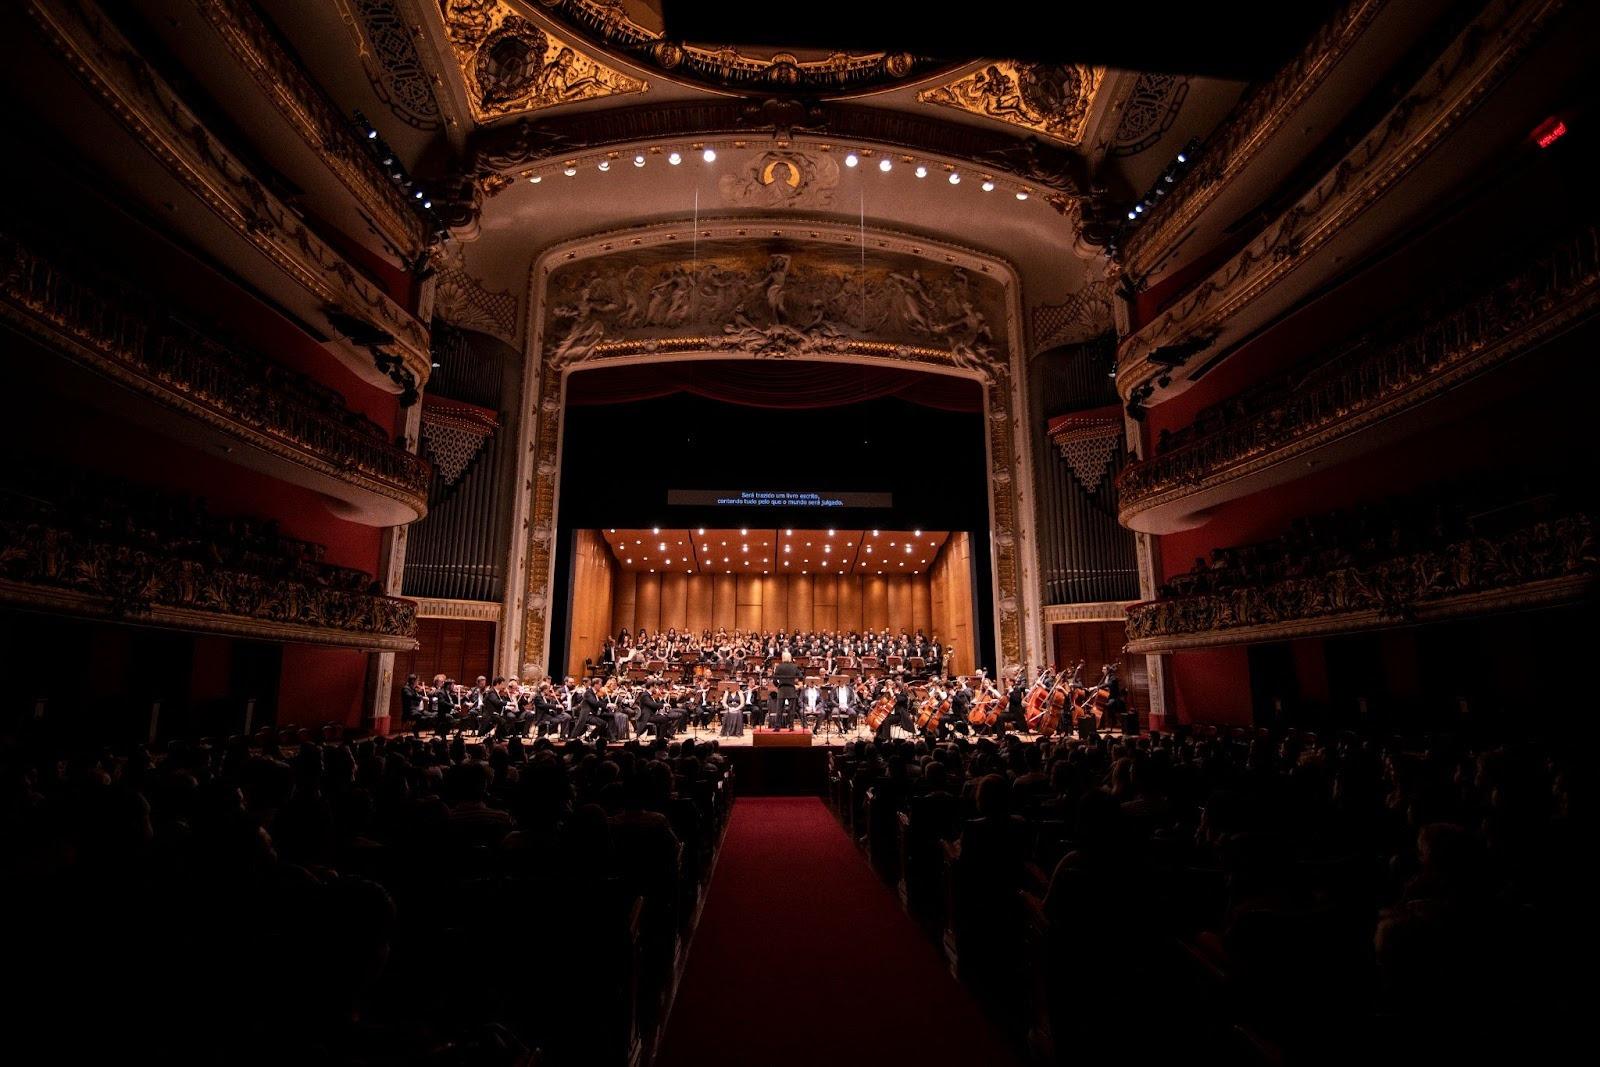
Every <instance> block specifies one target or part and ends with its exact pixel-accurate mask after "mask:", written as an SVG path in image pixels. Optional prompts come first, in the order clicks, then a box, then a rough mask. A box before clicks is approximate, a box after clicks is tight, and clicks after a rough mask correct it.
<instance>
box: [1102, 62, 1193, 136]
mask: <svg viewBox="0 0 1600 1067" xmlns="http://www.w3.org/2000/svg"><path fill="white" fill-rule="evenodd" d="M1188 95H1189V79H1187V78H1182V77H1179V76H1178V75H1176V74H1141V75H1139V80H1138V81H1136V82H1134V84H1133V91H1132V92H1131V93H1130V94H1129V95H1128V99H1127V102H1126V103H1124V104H1123V105H1122V120H1121V121H1120V122H1118V123H1117V132H1116V135H1115V136H1114V137H1113V138H1112V140H1111V154H1112V155H1114V156H1134V155H1138V154H1139V153H1140V152H1143V151H1144V150H1145V149H1147V148H1149V147H1150V146H1152V145H1154V144H1155V143H1156V142H1157V141H1159V140H1161V135H1162V134H1164V133H1166V132H1167V130H1169V129H1171V128H1172V124H1173V122H1174V121H1176V119H1177V117H1178V112H1179V111H1181V110H1182V109H1183V101H1184V99H1185V98H1187V97H1188Z"/></svg>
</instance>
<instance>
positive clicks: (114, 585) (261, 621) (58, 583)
mask: <svg viewBox="0 0 1600 1067" xmlns="http://www.w3.org/2000/svg"><path fill="white" fill-rule="evenodd" d="M43 466H45V465H39V464H30V465H26V467H25V468H24V469H22V470H18V471H13V472H11V474H10V475H8V477H9V478H10V479H11V483H10V484H8V485H6V486H3V487H0V509H3V510H0V514H3V515H4V516H5V517H4V518H0V603H3V604H6V605H9V606H12V607H19V608H22V609H24V610H32V611H45V612H50V613H53V614H66V615H76V616H82V617H88V618H99V619H111V620H114V621H118V622H125V623H129V624H133V625H143V626H158V627H163V628H167V629H178V630H189V631H202V632H211V633H223V634H231V635H236V636H241V637H251V638H259V639H263V640H269V641H293V642H302V643H311V644H322V645H342V646H347V647H355V648H364V649H372V650H380V651H381V650H394V651H407V650H411V649H414V648H416V647H417V642H416V632H417V606H416V604H415V603H413V602H412V601H409V600H402V599H400V598H398V597H389V596H382V595H378V594H377V593H376V592H374V589H375V588H376V587H375V585H374V583H373V580H372V576H371V575H370V574H365V573H363V572H361V571H355V570H351V569H349V568H346V567H335V566H331V565H329V564H326V563H323V562H322V559H321V557H322V551H323V550H322V547H321V546H320V545H313V544H309V543H307V542H303V541H295V540H293V539H290V538H285V537H282V536H281V535H279V534H278V532H277V529H276V527H275V526H274V525H273V524H271V523H266V522H261V521H259V520H253V519H240V518H219V517H216V516H212V515H210V514H208V513H207V512H206V511H205V509H204V507H203V506H201V505H199V504H197V503H196V502H194V501H190V500H185V499H182V498H179V497H173V496H169V495H165V494H158V493H154V492H150V491H146V490H138V489H132V488H130V487H127V486H125V485H121V484H119V483H116V482H114V481H111V480H107V479H97V478H95V477H94V476H89V475H85V474H84V473H83V472H81V471H64V470H45V469H41V468H42V467H43Z"/></svg>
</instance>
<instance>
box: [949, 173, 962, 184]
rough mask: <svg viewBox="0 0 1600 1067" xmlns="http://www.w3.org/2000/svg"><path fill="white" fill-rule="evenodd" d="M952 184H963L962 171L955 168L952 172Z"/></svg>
mask: <svg viewBox="0 0 1600 1067" xmlns="http://www.w3.org/2000/svg"><path fill="white" fill-rule="evenodd" d="M950 184H951V185H960V184H961V172H960V171H958V170H953V171H951V172H950Z"/></svg>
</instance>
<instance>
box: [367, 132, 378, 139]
mask: <svg viewBox="0 0 1600 1067" xmlns="http://www.w3.org/2000/svg"><path fill="white" fill-rule="evenodd" d="M377 139H378V131H377V130H368V131H367V140H369V141H376V140H377Z"/></svg>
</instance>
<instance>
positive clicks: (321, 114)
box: [195, 0, 427, 260]
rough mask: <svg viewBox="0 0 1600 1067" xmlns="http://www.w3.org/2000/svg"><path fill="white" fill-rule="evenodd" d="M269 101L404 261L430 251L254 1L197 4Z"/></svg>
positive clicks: (414, 220)
mask: <svg viewBox="0 0 1600 1067" xmlns="http://www.w3.org/2000/svg"><path fill="white" fill-rule="evenodd" d="M195 5H196V6H197V7H198V8H199V9H200V13H201V15H203V16H204V17H205V19H206V21H207V22H209V23H210V24H211V26H212V28H213V29H214V30H216V32H217V34H218V36H220V37H221V38H222V40H223V42H224V43H225V44H227V46H228V50H229V51H230V52H232V53H233V56H234V58H235V59H237V60H238V61H239V64H240V65H241V66H242V67H244V69H245V70H246V71H247V72H248V73H249V74H250V76H251V78H253V79H254V80H255V82H256V85H257V87H258V88H259V89H260V90H261V92H262V94H263V95H264V96H266V98H267V99H268V100H269V101H270V102H271V103H272V105H273V107H275V108H276V109H277V111H278V113H279V114H280V115H282V116H283V117H284V119H285V120H286V121H287V122H288V123H289V125H290V126H292V127H293V128H294V131H295V132H296V133H297V134H299V135H300V139H301V140H302V141H304V142H305V143H306V146H307V147H309V148H310V149H311V150H312V151H313V152H315V153H317V155H318V156H320V157H321V159H322V161H323V163H324V164H325V165H326V166H327V168H328V169H329V170H330V171H332V172H333V174H334V176H335V177H336V178H338V179H339V182H340V184H342V185H343V186H344V187H345V189H346V190H348V191H349V193H350V195H351V196H352V197H354V199H355V201H356V203H358V204H359V205H360V206H361V210H362V211H363V213H364V214H365V215H366V217H367V219H368V220H369V221H370V222H371V223H372V225H373V226H374V227H375V228H376V229H377V230H378V232H379V233H380V234H381V235H382V236H383V239H384V240H386V241H387V242H389V244H390V245H391V246H392V247H393V250H394V252H395V253H396V254H397V255H398V256H399V257H400V258H401V259H405V260H414V259H416V258H417V257H418V256H419V255H420V254H421V253H422V250H423V249H424V248H425V247H426V245H427V240H426V237H425V235H424V233H423V228H422V220H421V219H420V218H419V217H418V216H417V214H416V212H414V211H412V210H411V208H410V207H409V206H408V205H407V204H406V202H405V199H404V198H403V197H402V196H401V195H400V191H399V190H398V189H397V188H396V187H395V184H394V183H393V182H392V181H390V180H389V179H388V177H387V175H385V174H383V173H382V172H381V171H379V170H378V168H377V167H376V166H375V165H374V164H373V162H372V157H371V155H370V154H369V153H368V152H367V150H366V148H365V147H364V146H363V145H362V144H361V143H360V141H359V140H358V139H357V138H356V135H355V133H354V132H353V131H352V130H351V128H350V123H349V121H347V120H346V119H345V117H344V116H343V115H341V114H340V113H339V111H338V109H337V108H336V107H334V105H333V103H332V102H331V101H329V100H328V98H327V96H326V95H325V94H324V93H323V92H322V89H321V88H320V87H319V86H317V85H316V83H314V82H313V81H312V80H311V78H310V77H309V76H308V75H307V74H306V72H305V71H304V70H303V69H302V68H301V66H300V64H299V62H298V61H297V60H296V59H295V57H294V56H293V55H291V54H290V53H289V52H288V50H287V49H285V48H284V46H283V44H282V42H281V41H280V40H279V39H278V37H277V35H276V34H275V33H274V32H273V30H272V28H271V27H269V26H268V25H267V24H266V22H265V21H263V19H262V18H261V16H260V14H259V13H258V12H257V11H256V9H255V7H254V5H253V4H252V3H250V2H249V0H195Z"/></svg>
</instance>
